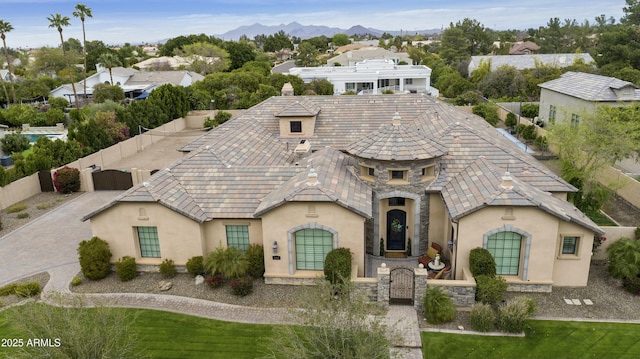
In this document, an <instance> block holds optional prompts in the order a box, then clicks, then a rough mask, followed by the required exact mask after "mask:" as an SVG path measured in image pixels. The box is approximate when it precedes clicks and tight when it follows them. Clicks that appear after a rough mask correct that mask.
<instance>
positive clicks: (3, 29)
mask: <svg viewBox="0 0 640 359" xmlns="http://www.w3.org/2000/svg"><path fill="white" fill-rule="evenodd" d="M11 30H13V26H11V24H10V23H8V22H6V21H4V20H0V38H2V45H3V46H4V56H5V58H6V59H7V68H8V70H9V81H10V82H11V93H12V94H13V103H16V102H18V101H17V100H16V89H15V88H14V86H13V75H12V74H13V71H12V70H11V61H10V60H9V51H8V50H7V41H6V40H5V39H6V35H5V33H7V32H9V31H11ZM1 81H2V89H3V90H4V95H5V96H6V98H7V104H8V103H9V93H8V92H7V87H6V86H5V84H4V80H1Z"/></svg>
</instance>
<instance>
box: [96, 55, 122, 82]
mask: <svg viewBox="0 0 640 359" xmlns="http://www.w3.org/2000/svg"><path fill="white" fill-rule="evenodd" d="M98 63H99V64H100V65H101V66H103V67H106V68H108V69H109V79H110V80H111V85H114V83H113V71H112V69H113V68H114V67H118V66H122V62H120V58H119V57H118V55H116V54H114V53H112V52H105V53H104V54H102V55H100V57H98Z"/></svg>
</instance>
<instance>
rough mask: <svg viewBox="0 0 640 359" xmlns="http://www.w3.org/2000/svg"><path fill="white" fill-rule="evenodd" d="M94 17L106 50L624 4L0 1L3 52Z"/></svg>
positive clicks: (589, 10) (495, 23)
mask: <svg viewBox="0 0 640 359" xmlns="http://www.w3.org/2000/svg"><path fill="white" fill-rule="evenodd" d="M77 3H82V4H85V5H87V6H88V7H90V8H91V9H92V11H93V18H88V19H87V20H86V29H87V40H101V41H103V42H104V43H105V44H120V43H124V42H131V43H139V42H154V41H157V40H162V39H167V38H171V37H176V36H179V35H188V34H200V33H205V34H207V35H218V34H222V33H224V32H226V31H229V30H233V29H235V28H237V27H239V26H243V25H252V24H254V23H261V24H263V25H278V24H282V23H285V24H286V23H290V22H292V21H297V22H299V23H301V24H303V25H326V26H331V27H340V28H345V29H347V28H349V27H351V26H353V25H362V26H365V27H372V28H376V29H380V30H405V31H412V30H421V29H433V28H442V27H447V26H448V25H449V23H450V22H456V21H458V20H462V19H464V18H466V17H468V18H471V19H476V20H478V21H480V22H481V23H482V24H483V25H485V26H486V27H490V28H493V29H498V30H502V29H527V28H529V27H538V26H544V25H546V23H547V21H548V20H549V19H550V18H552V17H558V18H560V19H561V20H564V19H576V20H577V21H578V22H582V21H584V20H585V19H586V20H589V21H590V22H591V23H593V22H594V20H593V19H594V18H595V17H596V16H598V15H601V14H605V15H606V16H607V17H609V16H613V17H614V18H616V20H619V19H620V17H621V16H622V14H623V13H622V8H623V7H624V6H625V1H624V0H619V1H602V0H599V1H598V0H581V1H578V0H555V1H548V0H537V1H536V0H519V1H494V0H486V1H477V0H473V1H472V0H464V1H456V0H450V1H440V0H435V1H428V0H423V1H414V0H408V1H397V0H396V1H390V0H369V1H360V0H352V1H344V0H342V1H335V0H322V1H320V0H298V1H294V0H285V1H264V0H221V1H220V0H214V1H204V0H187V1H181V0H173V1H166V0H159V1H150V0H137V1H136V0H101V1H67V0H0V19H2V20H4V21H7V22H9V23H11V25H13V27H14V30H12V31H11V32H9V33H7V46H9V47H12V48H28V47H40V46H57V45H58V41H59V38H58V34H57V31H55V29H52V28H49V27H48V26H49V21H48V20H47V17H49V16H50V15H51V14H55V13H60V14H62V15H65V16H69V18H70V19H71V26H69V27H67V28H65V29H64V31H63V35H64V37H65V39H66V38H68V37H74V38H77V39H82V25H81V23H80V20H79V19H76V18H74V17H73V16H72V13H73V10H74V9H73V8H74V6H75V4H77Z"/></svg>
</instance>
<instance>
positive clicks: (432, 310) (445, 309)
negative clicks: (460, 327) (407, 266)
mask: <svg viewBox="0 0 640 359" xmlns="http://www.w3.org/2000/svg"><path fill="white" fill-rule="evenodd" d="M423 304H424V317H425V319H427V322H429V323H431V324H442V323H447V322H450V321H452V320H453V319H454V318H455V317H456V307H455V306H454V304H453V300H451V298H449V296H448V295H447V294H446V293H445V292H444V291H443V290H442V289H441V288H440V287H429V288H427V290H426V292H425V296H424V302H423Z"/></svg>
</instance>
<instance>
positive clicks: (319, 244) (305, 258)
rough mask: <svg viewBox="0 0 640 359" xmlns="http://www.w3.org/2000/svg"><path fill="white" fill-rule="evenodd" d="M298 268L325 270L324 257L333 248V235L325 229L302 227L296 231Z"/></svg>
mask: <svg viewBox="0 0 640 359" xmlns="http://www.w3.org/2000/svg"><path fill="white" fill-rule="evenodd" d="M295 238H296V269H301V270H324V259H325V258H326V256H327V253H329V252H330V251H331V250H332V249H333V235H332V234H331V232H328V231H325V230H323V229H317V228H313V229H302V230H299V231H297V232H295Z"/></svg>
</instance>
